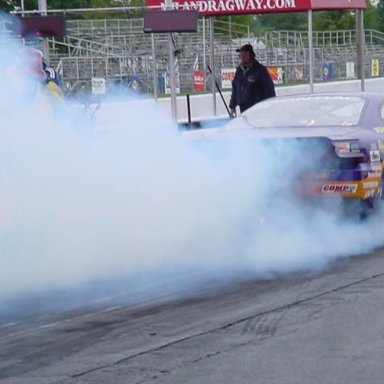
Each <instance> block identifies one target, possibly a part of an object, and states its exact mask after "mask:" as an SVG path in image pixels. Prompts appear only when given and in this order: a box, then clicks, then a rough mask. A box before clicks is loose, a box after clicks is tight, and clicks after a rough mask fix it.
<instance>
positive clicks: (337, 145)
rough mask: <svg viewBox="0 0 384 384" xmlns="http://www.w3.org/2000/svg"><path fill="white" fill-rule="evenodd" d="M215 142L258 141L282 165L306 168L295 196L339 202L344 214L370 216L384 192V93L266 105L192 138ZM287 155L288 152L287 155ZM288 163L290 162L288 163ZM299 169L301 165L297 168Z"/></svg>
mask: <svg viewBox="0 0 384 384" xmlns="http://www.w3.org/2000/svg"><path fill="white" fill-rule="evenodd" d="M192 135H194V136H196V135H198V136H199V137H206V139H209V140H219V141H221V140H222V139H225V140H228V139H229V140H230V141H232V140H239V139H245V140H247V141H254V140H256V141H257V142H259V144H261V145H262V147H264V148H268V147H269V148H271V150H272V151H274V152H275V155H276V156H279V158H280V161H285V160H284V159H288V158H291V159H292V155H291V153H290V154H288V152H289V151H291V152H292V151H295V152H296V155H295V156H294V158H293V159H294V160H292V161H296V162H300V163H301V164H307V165H308V166H302V167H301V168H300V169H301V171H300V172H299V173H298V174H297V175H296V177H295V182H294V189H295V193H297V194H298V195H299V196H300V197H308V198H309V199H308V200H311V201H315V202H316V201H317V203H319V204H320V201H321V200H319V199H317V197H322V198H325V197H327V198H329V199H322V200H323V201H324V200H328V201H329V200H330V199H331V200H333V198H339V199H338V200H340V201H341V203H342V204H340V205H341V206H342V207H343V211H344V212H347V213H348V214H350V213H353V214H354V215H358V216H359V217H366V216H367V215H368V214H369V213H371V212H372V211H374V209H375V208H376V207H377V206H378V205H379V201H380V200H381V198H382V194H383V188H382V185H383V166H384V162H383V160H384V95H381V94H374V93H353V94H334V93H333V94H314V95H299V96H286V97H276V98H273V99H268V100H266V101H264V102H261V103H259V104H257V105H255V106H254V107H252V108H250V109H249V110H247V111H246V112H244V113H243V114H242V115H240V116H239V117H237V118H235V119H233V120H232V121H231V122H229V123H228V124H227V125H225V126H224V128H221V129H218V130H211V131H208V130H206V131H205V132H203V131H202V132H200V133H197V132H195V134H192ZM284 151H285V152H284ZM286 161H288V160H286ZM292 166H293V167H294V166H295V165H294V164H292Z"/></svg>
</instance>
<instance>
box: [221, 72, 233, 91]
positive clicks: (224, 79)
mask: <svg viewBox="0 0 384 384" xmlns="http://www.w3.org/2000/svg"><path fill="white" fill-rule="evenodd" d="M235 74H236V68H224V69H222V70H221V88H222V89H230V88H232V80H233V79H234V78H235Z"/></svg>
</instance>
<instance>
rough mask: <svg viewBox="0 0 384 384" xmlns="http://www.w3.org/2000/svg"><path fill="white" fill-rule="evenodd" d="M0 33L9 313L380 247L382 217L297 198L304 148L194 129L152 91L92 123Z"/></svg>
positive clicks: (262, 271) (305, 264) (1, 297)
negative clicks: (181, 125)
mask: <svg viewBox="0 0 384 384" xmlns="http://www.w3.org/2000/svg"><path fill="white" fill-rule="evenodd" d="M0 43H1V44H0V57H1V58H2V60H1V61H0V109H1V113H0V177H1V183H0V303H1V305H0V308H1V309H2V310H3V311H5V312H7V311H12V300H16V299H17V298H19V297H22V296H25V295H27V294H28V295H31V294H32V295H33V294H35V293H36V294H37V293H41V292H48V293H49V292H55V291H58V290H60V289H70V290H72V291H71V292H72V293H73V294H72V297H73V300H74V301H75V300H78V302H81V300H83V299H84V300H85V297H86V296H87V295H86V294H85V293H82V289H83V288H84V287H85V286H87V284H90V285H91V286H92V287H93V288H92V292H93V295H94V297H98V295H100V298H102V295H103V292H106V291H108V292H112V291H113V289H114V287H115V286H116V287H117V286H119V287H122V286H123V287H125V288H124V289H127V290H128V291H127V292H126V295H127V297H129V298H130V300H132V301H134V300H137V299H138V297H140V298H141V299H143V298H145V297H146V295H150V292H152V294H154V293H156V294H161V292H162V289H163V290H164V291H166V292H168V293H169V292H173V293H177V292H179V291H181V290H183V289H185V288H186V287H187V288H188V291H191V290H192V291H193V290H197V289H198V288H199V287H200V286H201V285H203V284H204V283H206V282H209V281H211V280H219V281H222V282H227V281H231V280H232V279H237V278H242V277H244V278H271V277H273V276H274V275H275V274H282V273H283V274H284V273H291V272H295V271H303V270H321V269H323V268H325V267H326V266H328V265H329V264H330V263H332V262H333V261H334V260H336V259H337V258H340V257H343V256H350V255H355V254H360V253H364V252H369V251H370V250H372V249H374V248H375V247H377V246H379V245H381V244H382V243H383V241H384V234H383V232H382V230H380V225H379V224H378V221H379V220H380V219H381V218H380V217H379V216H377V217H373V218H371V219H370V220H368V221H366V222H362V223H360V222H358V221H353V220H352V221H346V220H342V219H341V218H340V216H339V215H338V214H334V213H332V212H334V211H335V210H334V209H332V210H330V209H318V208H316V206H315V207H314V206H308V205H307V204H305V203H304V202H303V201H302V200H301V199H300V198H297V197H296V196H294V193H293V192H292V191H291V189H290V185H291V182H292V180H294V178H295V176H296V175H297V174H298V173H299V172H300V171H301V170H302V166H303V165H302V163H303V159H302V155H301V153H300V150H299V149H300V148H299V147H296V144H293V146H292V148H291V150H290V152H289V153H290V155H289V156H288V157H286V158H285V159H284V161H283V162H282V161H281V158H280V157H279V156H276V154H275V153H272V152H270V151H269V150H268V148H265V147H264V146H263V145H262V144H256V143H254V142H249V141H248V142H247V141H245V140H233V141H229V140H221V141H220V140H212V141H204V140H193V139H189V138H187V137H185V136H182V135H180V133H179V132H177V129H176V127H175V126H174V124H172V122H171V121H170V119H169V116H167V115H166V114H165V113H164V112H163V111H161V110H159V109H158V107H157V106H156V104H155V103H154V102H151V101H148V100H131V101H129V102H115V103H113V104H112V103H111V104H109V103H108V102H106V103H105V104H104V105H102V106H101V108H100V110H99V111H98V112H97V113H96V121H95V122H91V121H89V120H88V119H87V118H86V117H85V112H84V110H83V108H82V107H81V106H76V105H73V104H70V103H65V104H64V105H60V106H56V107H52V105H51V103H50V101H49V100H47V98H46V97H45V96H44V94H43V92H40V91H39V90H38V89H37V88H36V84H33V81H32V80H31V79H30V78H29V77H28V76H27V75H26V74H25V73H24V72H23V71H22V67H23V63H20V57H19V56H20V55H19V52H20V47H19V46H18V44H16V43H15V42H13V41H12V40H10V39H9V38H6V37H5V36H1V42H0ZM332 204H336V205H337V204H339V202H333V203H332ZM130 287H131V288H132V291H129V288H130ZM133 288H134V289H133ZM84 289H85V288H84ZM57 305H60V304H57Z"/></svg>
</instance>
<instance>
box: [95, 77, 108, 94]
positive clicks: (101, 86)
mask: <svg viewBox="0 0 384 384" xmlns="http://www.w3.org/2000/svg"><path fill="white" fill-rule="evenodd" d="M106 93H107V82H106V80H105V78H104V77H92V94H93V95H105V94H106Z"/></svg>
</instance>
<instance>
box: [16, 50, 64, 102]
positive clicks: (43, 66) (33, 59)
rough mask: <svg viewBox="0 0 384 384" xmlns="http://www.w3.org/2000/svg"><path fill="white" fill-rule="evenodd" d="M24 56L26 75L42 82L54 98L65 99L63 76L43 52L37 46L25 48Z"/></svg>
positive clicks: (49, 94)
mask: <svg viewBox="0 0 384 384" xmlns="http://www.w3.org/2000/svg"><path fill="white" fill-rule="evenodd" d="M23 56H24V57H23V65H24V71H25V73H26V75H27V76H28V77H30V78H32V79H34V80H35V81H36V82H37V84H40V85H41V86H42V89H43V91H44V93H45V94H47V95H48V96H50V97H51V98H52V99H53V100H55V101H61V100H63V98H64V93H63V91H62V82H61V77H60V76H59V75H58V73H57V72H56V71H55V70H53V69H52V68H51V67H50V66H49V65H48V64H47V63H46V62H45V61H44V58H43V53H42V52H41V51H39V50H38V49H35V48H24V52H23Z"/></svg>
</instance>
